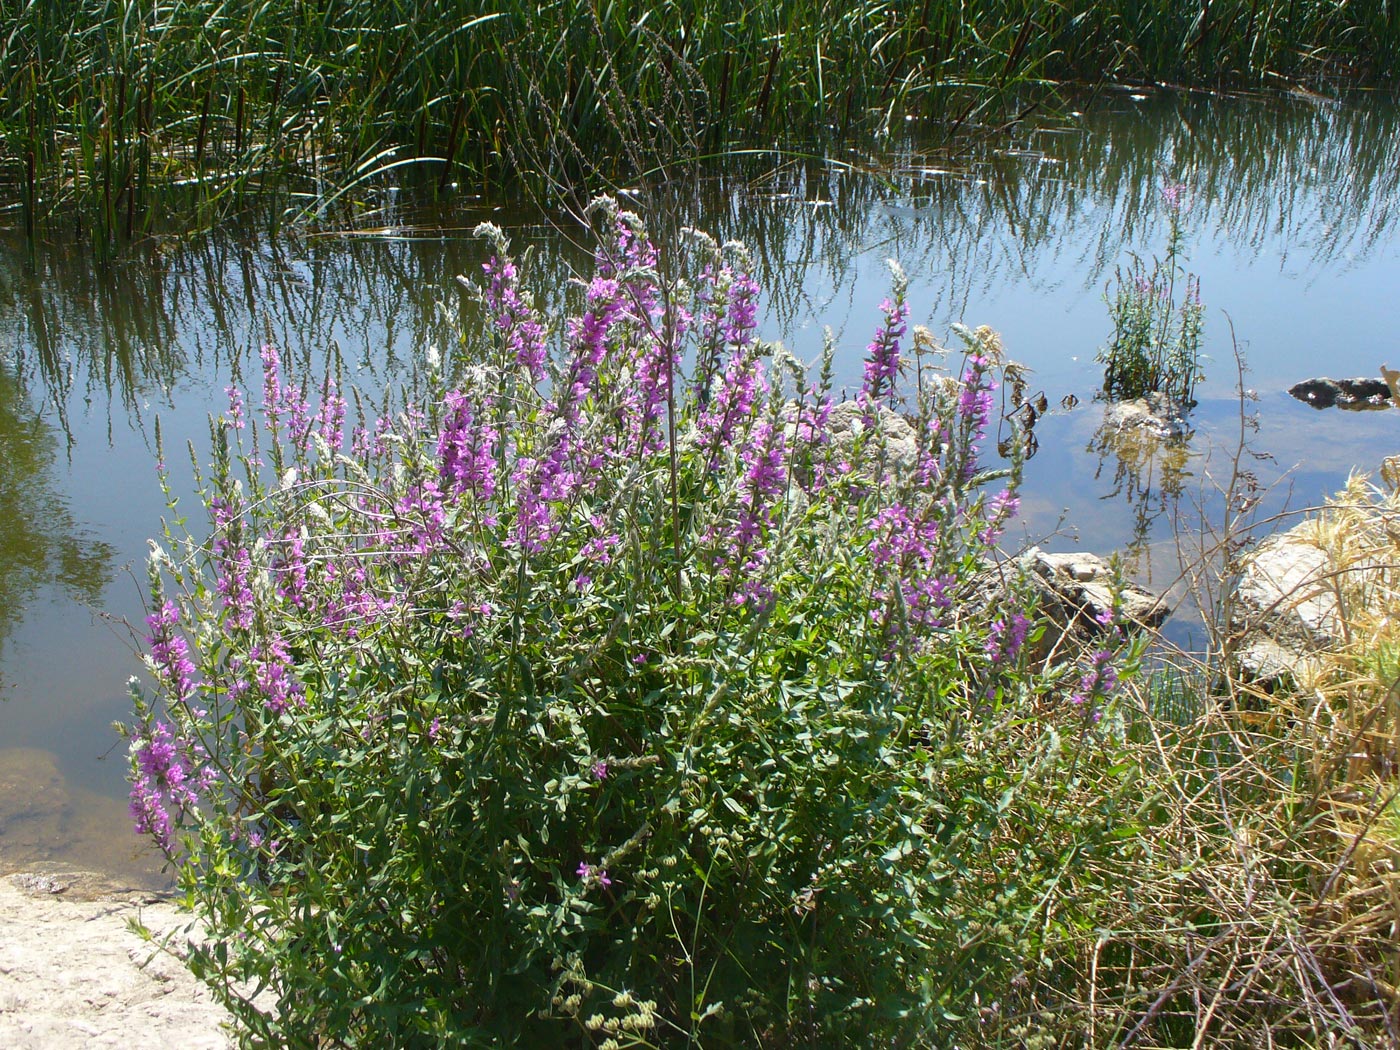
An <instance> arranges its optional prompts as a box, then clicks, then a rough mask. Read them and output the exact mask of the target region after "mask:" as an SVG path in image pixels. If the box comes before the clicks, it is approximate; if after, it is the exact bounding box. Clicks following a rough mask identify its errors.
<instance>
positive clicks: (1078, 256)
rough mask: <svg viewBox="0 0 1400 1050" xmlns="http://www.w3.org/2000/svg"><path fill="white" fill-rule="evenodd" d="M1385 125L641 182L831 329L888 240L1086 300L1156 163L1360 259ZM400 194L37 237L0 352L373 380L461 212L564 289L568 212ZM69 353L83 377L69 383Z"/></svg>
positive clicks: (1357, 119)
mask: <svg viewBox="0 0 1400 1050" xmlns="http://www.w3.org/2000/svg"><path fill="white" fill-rule="evenodd" d="M1396 121H1397V111H1396V106H1395V104H1394V102H1393V100H1389V99H1376V98H1368V99H1366V100H1365V103H1364V104H1363V105H1342V104H1337V103H1327V102H1319V101H1317V100H1315V99H1306V100H1305V99H1297V98H1291V97H1277V98H1269V99H1264V100H1229V99H1219V98H1213V97H1204V96H1197V95H1187V94H1175V93H1162V94H1160V95H1157V96H1153V97H1149V98H1145V99H1142V100H1139V101H1130V100H1128V99H1127V98H1122V99H1118V100H1116V101H1114V102H1113V103H1112V104H1111V105H1100V106H1098V107H1096V108H1093V109H1090V110H1089V111H1088V112H1086V113H1085V114H1083V115H1080V116H1077V117H1076V118H1074V119H1072V120H1068V121H1066V122H1062V123H1057V124H1055V125H1051V126H1042V127H1038V128H1028V129H1023V130H1021V131H1020V132H1019V133H1018V137H1017V138H1016V139H1015V140H1014V141H1011V142H1009V143H1008V142H1006V141H1001V142H999V143H991V142H989V143H985V144H982V145H981V146H979V148H977V149H976V150H974V151H972V152H968V153H964V154H962V155H960V156H958V157H956V158H952V159H950V158H948V157H946V156H942V155H935V154H931V153H927V152H924V151H922V150H920V149H919V148H918V136H917V135H916V134H911V135H910V137H909V138H908V139H907V140H906V142H905V143H904V144H903V145H902V146H901V147H900V148H898V149H895V150H892V151H890V152H886V153H880V154H871V153H869V152H857V151H849V152H848V154H847V155H846V156H845V157H844V158H837V159H835V160H832V159H825V158H821V157H816V156H802V157H797V158H792V157H790V156H787V155H785V154H780V153H752V154H744V155H735V156H733V157H730V158H729V159H728V160H726V161H723V162H721V163H719V164H717V165H714V166H711V167H710V168H707V169H706V170H704V171H699V172H696V173H695V175H696V177H694V178H688V179H685V180H683V181H677V182H673V183H672V184H670V185H667V186H661V187H654V188H650V189H648V190H647V191H646V192H645V193H644V194H640V193H639V194H635V195H634V199H636V200H638V201H639V202H640V203H641V204H642V205H643V206H644V207H645V209H646V211H647V212H648V213H649V214H650V215H652V216H653V217H654V218H655V221H656V222H657V224H658V225H664V226H665V227H667V228H668V229H669V230H670V231H676V230H679V229H680V228H682V227H684V226H698V227H701V228H704V229H709V230H711V231H713V232H715V233H716V234H718V235H719V236H721V237H726V238H728V237H734V238H738V239H740V240H743V241H744V242H745V243H746V244H747V245H749V247H750V249H751V250H752V252H753V253H754V256H755V258H756V260H757V263H758V266H759V269H760V273H761V277H762V280H763V283H764V287H765V291H766V294H767V299H768V308H769V309H768V313H769V318H770V324H771V326H772V328H773V329H774V332H773V333H772V334H788V335H791V334H792V333H794V332H799V331H802V330H804V329H806V328H815V327H816V326H817V325H818V324H819V323H822V322H825V321H827V320H829V319H830V318H831V317H832V315H833V314H835V315H837V321H838V323H839V322H840V320H841V316H840V315H842V314H843V313H845V312H848V311H849V310H850V309H851V308H852V307H853V306H854V305H856V304H855V301H854V299H853V294H854V289H856V288H857V287H858V286H861V285H862V283H863V282H865V281H866V280H868V278H869V277H870V273H871V270H872V269H873V268H875V267H876V266H878V263H879V262H880V261H881V260H883V259H884V258H885V257H894V258H898V259H899V260H900V261H901V263H902V264H903V265H904V267H905V269H906V270H907V271H909V272H910V274H911V275H913V276H914V278H915V292H916V294H917V301H918V302H919V304H920V306H921V307H922V308H923V309H924V310H925V311H926V312H927V313H928V315H929V316H930V318H934V319H939V320H942V319H945V318H950V319H963V318H964V317H965V315H966V313H967V311H968V309H969V307H970V304H971V303H973V302H974V301H976V300H978V299H981V298H983V297H985V296H986V295H987V294H988V293H989V292H991V291H993V290H995V289H999V288H1004V287H1006V286H1007V285H1008V284H1013V283H1014V284H1024V285H1027V286H1028V287H1030V288H1031V289H1033V290H1035V291H1036V292H1037V293H1039V294H1042V295H1045V294H1050V295H1053V294H1054V293H1056V292H1057V291H1064V292H1066V293H1067V294H1072V295H1082V294H1083V292H1084V291H1085V290H1086V289H1098V288H1099V287H1101V286H1102V284H1103V282H1104V280H1105V279H1106V277H1107V276H1108V274H1110V273H1111V272H1112V270H1113V268H1114V267H1116V266H1117V265H1118V264H1119V263H1121V262H1122V261H1123V260H1124V258H1125V257H1126V253H1128V252H1129V251H1138V252H1144V253H1147V254H1151V253H1152V252H1153V251H1154V250H1156V251H1159V250H1160V247H1161V238H1162V236H1163V234H1164V225H1163V221H1162V217H1161V215H1160V209H1159V208H1158V193H1159V188H1160V186H1161V183H1162V181H1163V180H1164V179H1170V180H1172V181H1175V182H1182V183H1185V184H1186V185H1187V186H1188V187H1189V194H1190V199H1191V208H1190V211H1189V213H1188V215H1187V218H1186V235H1187V240H1188V242H1192V243H1199V242H1201V241H1208V242H1209V243H1211V244H1213V245H1216V246H1217V247H1218V246H1220V245H1228V246H1230V247H1231V248H1232V249H1233V250H1234V251H1235V252H1237V253H1238V252H1246V253H1247V252H1249V251H1254V252H1257V253H1262V254H1267V255H1269V256H1271V257H1270V258H1269V262H1270V264H1271V265H1277V266H1278V267H1279V268H1280V269H1288V270H1293V269H1300V270H1302V271H1307V272H1313V271H1320V270H1324V269H1328V268H1337V267H1340V268H1342V269H1346V268H1348V267H1352V266H1355V265H1357V264H1358V263H1359V262H1360V261H1362V260H1364V259H1365V258H1366V256H1367V254H1368V253H1369V252H1371V251H1372V250H1373V249H1375V248H1376V246H1377V245H1381V244H1384V243H1387V242H1388V240H1389V239H1390V238H1391V237H1392V235H1393V231H1394V230H1395V225H1396V222H1397V220H1400V209H1397V207H1396V205H1395V201H1396V200H1397V199H1400V135H1397V134H1396ZM415 201H416V198H415V197H414V196H413V195H412V194H411V193H409V192H398V191H395V192H388V193H385V194H383V195H382V196H381V197H380V198H379V199H377V200H375V201H374V202H373V206H372V207H367V208H366V209H365V210H364V212H363V213H362V215H361V218H360V220H359V222H358V223H357V224H355V225H352V226H351V227H349V228H346V229H339V230H329V231H321V233H320V235H318V236H312V237H296V236H289V235H285V234H283V235H280V236H276V237H272V236H263V235H262V230H263V227H262V226H261V225H260V224H259V222H258V221H257V220H249V221H247V222H245V223H244V224H243V225H242V226H240V227H236V228H229V229H225V230H223V231H220V232H217V233H214V234H210V235H206V236H202V237H200V238H197V239H195V240H194V241H179V240H175V241H155V242H149V243H147V244H146V245H144V246H138V247H137V248H135V249H133V250H132V251H131V252H130V253H129V254H128V255H126V256H124V257H123V258H122V259H120V260H118V261H117V262H115V263H113V264H111V265H110V266H109V267H107V268H105V269H102V270H98V269H96V268H94V266H93V265H92V260H91V259H90V257H89V255H88V253H86V252H85V251H82V250H79V249H73V250H69V249H65V248H62V247H61V246H53V247H51V248H50V249H48V250H45V251H42V252H41V253H39V255H38V257H37V259H36V260H35V261H34V262H33V263H32V264H25V265H19V264H18V262H17V260H18V259H19V253H18V251H16V252H15V255H14V257H13V258H11V259H8V260H0V326H3V329H6V330H8V331H7V334H8V335H9V338H8V339H7V342H8V344H9V346H10V347H11V348H12V350H11V354H12V356H13V358H14V360H13V361H12V362H11V363H12V365H13V367H15V368H16V369H17V371H18V373H19V374H21V375H23V376H24V377H25V378H26V379H27V380H29V381H40V382H42V384H43V386H44V389H45V391H46V393H47V394H48V395H49V398H50V400H51V402H52V403H54V404H55V405H56V406H66V405H67V403H68V401H69V399H70V398H71V397H72V396H73V395H74V394H75V393H76V394H80V395H81V396H83V397H85V398H90V397H94V396H101V395H104V394H105V395H107V396H109V397H110V398H111V399H112V400H113V401H114V402H115V403H116V405H117V406H118V411H119V412H120V413H129V412H132V411H134V410H136V409H137V408H138V407H139V405H140V402H141V400H142V396H141V395H142V392H143V391H144V390H148V389H150V388H152V387H156V388H169V387H170V386H171V384H172V383H174V382H176V381H178V380H179V379H180V378H181V377H182V376H183V375H185V374H187V373H188V372H190V371H192V370H193V371H197V370H199V369H201V368H204V367H210V366H213V367H221V366H222V367H226V368H227V367H231V366H233V365H234V364H235V362H230V361H225V362H221V361H220V358H221V357H222V356H225V355H230V354H233V353H234V352H235V348H243V349H246V348H247V347H248V346H249V345H251V344H254V343H257V342H260V341H262V340H267V339H270V340H275V341H277V342H279V343H281V344H282V345H283V346H284V347H286V348H288V349H289V350H300V351H301V352H303V353H305V354H313V353H318V352H320V351H321V350H324V348H325V347H326V345H327V344H328V343H329V342H330V341H331V340H334V341H336V342H338V343H339V344H340V345H341V347H342V349H344V350H345V351H346V352H347V354H348V355H349V356H351V357H355V356H357V355H358V356H359V359H360V360H359V363H360V365H361V367H364V368H368V369H371V370H372V371H374V372H375V373H376V374H377V373H378V371H379V369H381V368H387V369H389V370H390V371H393V370H394V369H395V368H396V367H398V366H400V365H401V364H402V360H401V357H402V355H403V353H404V352H405V349H406V348H410V347H418V348H421V347H423V346H425V345H426V344H428V343H433V342H437V343H442V342H446V341H449V340H450V339H451V338H452V337H453V331H454V327H453V322H454V321H455V320H456V318H457V313H458V311H459V310H460V309H463V307H462V304H461V303H460V300H459V297H457V296H456V295H455V293H454V292H453V291H452V278H453V277H454V276H456V274H458V273H462V272H465V271H470V270H473V269H475V267H476V265H477V264H478V263H479V261H480V249H479V247H478V245H477V244H476V243H475V242H474V241H473V240H472V239H471V238H470V237H469V231H470V230H471V228H472V227H473V226H474V225H475V224H476V222H478V221H482V220H485V219H490V220H492V221H495V222H498V223H500V224H502V225H504V226H506V227H508V228H510V229H511V230H512V232H513V234H514V236H515V237H516V240H517V241H518V242H523V243H528V244H532V245H534V246H535V248H536V263H537V266H538V268H539V271H540V276H541V281H540V284H541V286H542V287H544V288H548V289H552V290H555V291H556V292H557V291H558V290H560V289H562V288H564V278H565V277H566V276H567V275H568V274H570V273H572V272H574V271H575V270H576V269H577V268H578V266H579V263H580V257H581V249H580V247H579V244H578V243H577V242H578V241H579V240H580V238H578V237H577V230H576V229H573V228H572V220H571V219H570V217H569V216H568V214H566V213H565V212H564V211H563V210H562V209H560V208H558V207H554V206H553V205H548V204H547V205H546V207H544V208H536V207H532V206H530V205H528V204H526V203H523V202H516V203H515V204H514V205H509V206H504V207H499V208H493V207H488V206H486V205H484V204H482V203H481V202H480V201H479V200H476V199H474V198H472V199H466V200H462V201H459V202H456V203H448V204H446V205H443V204H433V205H422V204H419V203H415ZM670 240H671V238H667V241H668V242H670ZM1214 292H1215V290H1214V289H1211V288H1209V287H1208V288H1207V299H1208V303H1211V302H1216V300H1215V299H1212V298H1211V296H1212V295H1213V294H1214ZM444 300H445V301H446V302H447V303H448V309H447V310H446V312H444V311H443V309H442V302H443V301H444ZM968 320H970V321H988V322H991V323H997V321H998V320H999V319H997V318H968ZM863 322H864V319H863V318H862V323H863ZM813 342H814V343H815V338H814V339H813ZM1085 350H1086V351H1087V352H1092V350H1093V346H1092V345H1091V346H1087V347H1085ZM78 361H81V362H84V363H85V364H86V367H85V368H82V369H80V371H81V372H82V377H81V378H82V381H83V382H84V384H85V388H84V389H79V390H76V391H75V390H74V389H73V383H74V382H75V376H74V362H78ZM1300 378H1301V377H1300ZM60 418H62V413H61V414H60Z"/></svg>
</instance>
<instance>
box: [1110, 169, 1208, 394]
mask: <svg viewBox="0 0 1400 1050" xmlns="http://www.w3.org/2000/svg"><path fill="white" fill-rule="evenodd" d="M1185 193H1186V187H1185V186H1182V185H1180V184H1178V183H1163V185H1162V200H1163V202H1164V203H1165V204H1166V207H1167V217H1168V221H1169V223H1170V234H1169V236H1168V239H1167V254H1166V257H1165V258H1164V259H1154V260H1153V261H1152V266H1151V268H1149V267H1148V266H1147V265H1146V264H1145V263H1144V262H1143V261H1142V260H1141V259H1140V258H1137V257H1134V258H1133V261H1132V263H1131V264H1130V265H1129V267H1128V270H1127V272H1126V273H1125V272H1124V271H1123V269H1122V268H1121V267H1120V268H1119V270H1118V273H1117V277H1116V282H1117V288H1116V290H1114V291H1113V293H1112V294H1111V295H1106V299H1107V301H1108V305H1109V310H1110V313H1111V315H1112V319H1113V341H1112V342H1111V343H1110V344H1109V345H1108V347H1107V348H1105V349H1104V350H1101V351H1100V352H1099V355H1098V359H1099V360H1100V361H1101V362H1103V365H1104V379H1103V392H1104V395H1105V396H1106V397H1108V398H1110V399H1114V400H1119V399H1124V400H1126V399H1131V398H1139V397H1146V396H1147V395H1148V394H1153V393H1161V394H1165V395H1167V396H1168V397H1169V398H1171V399H1172V400H1173V401H1174V402H1176V404H1177V405H1179V406H1181V407H1184V408H1189V407H1190V406H1191V405H1193V404H1195V401H1194V399H1193V396H1192V395H1193V394H1194V392H1195V387H1196V383H1197V382H1199V381H1200V379H1201V376H1200V347H1201V328H1202V317H1203V314H1204V309H1203V307H1202V306H1201V279H1200V278H1199V277H1197V276H1196V275H1195V274H1192V273H1187V272H1186V270H1185V268H1184V267H1183V266H1182V260H1183V259H1184V258H1185V255H1184V252H1183V250H1182V232H1181V212H1182V209H1183V207H1184V197H1185ZM1178 293H1179V299H1178Z"/></svg>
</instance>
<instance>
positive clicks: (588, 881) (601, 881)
mask: <svg viewBox="0 0 1400 1050" xmlns="http://www.w3.org/2000/svg"><path fill="white" fill-rule="evenodd" d="M578 877H579V878H580V879H581V880H582V881H583V882H584V884H585V885H592V884H594V883H597V884H598V885H599V886H602V887H603V888H604V889H607V888H608V887H609V886H611V885H612V879H610V878H608V872H607V869H606V868H600V867H598V866H597V865H596V864H589V863H588V861H586V860H585V861H581V862H580V863H579V866H578Z"/></svg>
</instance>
